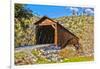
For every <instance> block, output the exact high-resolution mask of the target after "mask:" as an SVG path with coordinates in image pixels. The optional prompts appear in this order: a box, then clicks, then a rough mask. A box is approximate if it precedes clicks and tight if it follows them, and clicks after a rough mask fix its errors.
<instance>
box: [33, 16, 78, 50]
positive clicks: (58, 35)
mask: <svg viewBox="0 0 100 69" xmlns="http://www.w3.org/2000/svg"><path fill="white" fill-rule="evenodd" d="M34 24H35V27H36V28H35V33H36V44H54V45H55V46H61V48H64V47H65V46H66V45H68V44H73V45H74V46H76V49H78V46H79V42H78V41H79V39H78V37H77V36H75V35H74V34H73V33H71V32H70V31H69V30H67V29H66V28H64V27H63V26H62V25H60V24H59V23H58V22H56V21H54V20H52V19H50V18H48V17H46V16H44V17H42V18H41V19H40V20H39V21H37V22H36V23H34Z"/></svg>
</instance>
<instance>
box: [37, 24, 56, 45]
mask: <svg viewBox="0 0 100 69" xmlns="http://www.w3.org/2000/svg"><path fill="white" fill-rule="evenodd" d="M54 33H55V30H54V28H53V27H52V26H51V25H46V26H38V27H37V29H36V44H54Z"/></svg>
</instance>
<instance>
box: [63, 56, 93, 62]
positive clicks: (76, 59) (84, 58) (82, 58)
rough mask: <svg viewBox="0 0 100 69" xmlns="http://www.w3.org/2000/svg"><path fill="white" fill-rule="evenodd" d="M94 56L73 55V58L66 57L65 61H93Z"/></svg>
mask: <svg viewBox="0 0 100 69" xmlns="http://www.w3.org/2000/svg"><path fill="white" fill-rule="evenodd" d="M93 60H94V57H93V56H83V57H72V58H69V59H68V58H65V59H64V60H63V62H82V61H93Z"/></svg>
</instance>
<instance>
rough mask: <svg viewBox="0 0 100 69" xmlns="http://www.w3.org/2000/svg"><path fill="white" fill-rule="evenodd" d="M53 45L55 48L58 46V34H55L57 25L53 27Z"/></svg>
mask: <svg viewBox="0 0 100 69" xmlns="http://www.w3.org/2000/svg"><path fill="white" fill-rule="evenodd" d="M54 41H55V42H54V43H55V45H56V46H57V45H58V34H57V25H56V26H55V35H54Z"/></svg>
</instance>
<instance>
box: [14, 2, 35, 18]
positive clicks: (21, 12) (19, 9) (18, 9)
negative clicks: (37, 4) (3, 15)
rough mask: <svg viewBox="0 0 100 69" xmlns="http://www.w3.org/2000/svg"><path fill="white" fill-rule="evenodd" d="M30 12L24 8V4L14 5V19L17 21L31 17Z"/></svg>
mask: <svg viewBox="0 0 100 69" xmlns="http://www.w3.org/2000/svg"><path fill="white" fill-rule="evenodd" d="M32 16H33V14H32V11H31V10H29V9H27V8H25V4H15V18H17V19H22V18H25V19H29V18H30V17H32Z"/></svg>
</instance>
